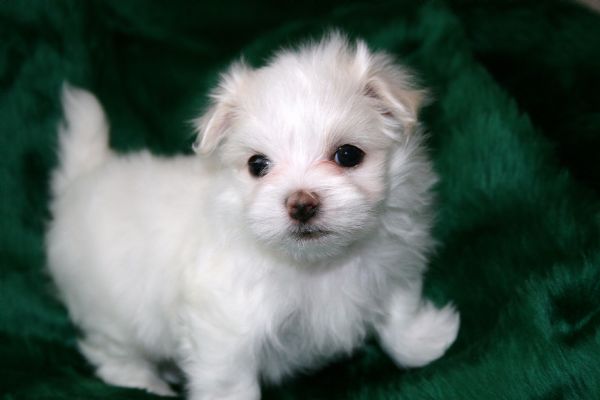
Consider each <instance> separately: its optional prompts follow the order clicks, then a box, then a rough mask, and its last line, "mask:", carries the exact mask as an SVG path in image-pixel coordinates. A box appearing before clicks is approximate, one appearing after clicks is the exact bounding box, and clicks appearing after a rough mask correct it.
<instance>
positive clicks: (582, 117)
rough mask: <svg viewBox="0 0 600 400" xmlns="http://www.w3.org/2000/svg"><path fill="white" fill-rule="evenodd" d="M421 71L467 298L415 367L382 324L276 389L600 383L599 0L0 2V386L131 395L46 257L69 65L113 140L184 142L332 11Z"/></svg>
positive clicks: (465, 392)
mask: <svg viewBox="0 0 600 400" xmlns="http://www.w3.org/2000/svg"><path fill="white" fill-rule="evenodd" d="M334 27H335V28H339V29H341V30H343V31H345V32H347V33H348V34H349V35H351V36H353V37H362V38H364V39H365V40H366V41H367V42H368V43H369V44H370V45H371V46H372V47H374V48H377V49H385V50H387V51H389V52H391V53H393V54H394V55H396V56H397V57H398V58H399V59H400V60H402V61H403V62H405V63H406V64H408V65H410V66H411V67H412V68H414V69H415V70H416V71H418V73H419V76H420V78H421V82H422V83H423V84H424V85H425V86H427V87H429V88H431V91H432V93H433V95H434V98H435V101H434V102H433V103H432V104H431V105H430V106H428V107H427V108H426V109H425V110H424V111H423V113H422V119H423V121H424V123H425V125H426V127H427V129H428V131H429V132H430V140H429V142H430V148H431V150H432V154H433V157H434V160H435V165H436V168H437V170H438V171H439V173H440V175H441V182H440V184H439V185H438V187H437V192H438V198H439V218H438V221H437V224H436V228H435V235H436V238H437V239H438V240H439V243H440V245H439V247H438V251H437V253H436V255H435V257H434V258H433V260H432V261H431V263H430V268H429V272H428V275H427V284H426V294H427V296H429V297H430V298H432V299H433V300H434V301H436V302H439V303H444V302H446V301H448V300H452V301H454V302H455V304H456V305H457V307H458V309H459V310H460V311H461V317H462V326H461V332H460V335H459V338H458V340H457V342H456V343H455V344H454V346H453V347H452V348H451V350H450V351H449V352H448V353H447V354H446V356H444V357H443V358H442V359H440V360H439V361H436V362H435V363H433V364H431V365H429V366H427V367H425V368H422V369H418V370H408V371H402V370H399V369H397V368H396V367H394V365H393V364H392V363H391V361H390V360H389V359H388V358H387V357H386V356H385V355H384V354H383V353H382V351H381V350H380V349H379V348H378V347H377V345H376V344H375V343H371V342H370V343H368V344H367V345H366V346H365V347H364V348H363V349H361V350H360V351H358V352H357V353H355V354H354V355H353V356H352V357H350V358H346V359H341V360H336V361H334V362H333V363H332V364H330V366H328V367H326V368H325V369H322V370H319V371H310V372H309V371H307V372H306V374H304V375H301V376H298V377H297V378H295V379H293V380H291V381H287V382H286V383H284V384H283V385H281V386H277V387H265V388H264V398H266V399H370V400H371V399H396V398H398V399H444V400H445V399H461V400H462V399H548V400H549V399H598V398H600V212H599V211H600V164H599V158H600V150H599V149H600V16H599V15H598V14H595V13H593V12H592V11H589V10H588V9H585V8H583V7H582V6H579V5H577V4H574V3H566V2H545V1H540V0H530V1H479V2H472V1H447V2H442V1H433V2H418V1H410V0H406V1H396V2H371V3H368V2H363V1H357V0H355V1H351V2H341V1H339V2H335V1H321V2H316V1H309V2H275V1H272V2H263V3H262V4H251V3H249V2H244V1H239V2H237V3H233V2H216V1H215V2H214V4H212V5H207V4H202V2H194V1H170V2H160V3H159V2H150V1H138V0H127V1H117V0H115V1H85V2H84V1H75V0H73V1H43V0H39V1H33V0H22V1H17V0H14V1H13V0H4V1H0V224H1V225H0V226H1V229H0V397H1V398H2V399H5V400H9V399H10V400H13V399H106V398H114V399H134V398H140V399H141V398H150V397H151V396H150V395H149V394H146V393H144V392H142V391H137V390H130V389H122V388H115V387H110V386H107V385H105V384H103V383H102V382H101V381H100V380H98V379H96V378H95V377H94V375H93V370H92V369H91V367H90V366H88V365H87V363H86V362H85V360H84V359H83V358H82V357H81V356H80V355H79V353H78V351H77V349H76V346H75V338H76V336H77V332H76V330H75V329H74V327H73V326H72V325H71V323H70V321H69V319H68V316H67V314H66V312H65V309H64V307H63V306H62V305H61V304H60V303H59V302H58V301H57V300H56V297H55V293H54V289H53V287H52V284H51V282H50V279H49V278H48V276H47V274H46V273H45V272H44V271H45V269H44V265H45V255H44V243H43V235H44V229H45V226H46V224H47V221H48V218H49V214H48V208H47V205H48V176H49V172H50V171H51V170H52V168H53V166H54V165H55V164H56V154H55V149H56V126H57V123H58V121H59V120H60V117H61V111H60V105H59V102H58V97H59V91H60V86H61V84H62V82H63V81H64V80H69V81H71V82H73V83H74V84H77V85H80V86H84V87H87V88H89V89H90V90H92V91H93V92H95V93H97V94H98V96H99V97H100V99H101V101H102V102H103V104H104V105H105V106H106V108H107V112H108V114H109V118H110V120H111V125H112V137H111V142H112V143H111V145H112V146H113V147H114V148H116V149H119V150H122V151H131V150H135V149H139V148H142V147H149V148H151V149H152V150H153V151H154V152H156V153H160V154H174V153H177V152H184V151H188V148H189V146H190V144H191V129H190V126H189V124H188V122H187V121H189V120H190V119H191V118H192V117H194V116H196V115H197V114H198V113H199V112H200V110H201V109H202V106H203V105H204V104H205V103H204V102H205V95H206V93H207V91H208V90H209V88H210V87H211V86H212V85H214V83H215V82H216V79H217V76H218V72H219V71H220V70H221V69H222V68H223V67H224V66H226V65H227V64H228V63H229V62H231V61H232V60H235V59H237V58H238V57H240V56H241V55H243V56H244V57H245V58H246V59H247V60H249V62H251V63H252V64H255V65H260V64H261V63H263V62H264V60H265V58H266V57H268V56H269V55H270V54H271V53H272V51H273V50H274V49H277V48H279V47H281V46H285V45H290V44H294V43H297V42H298V41H300V40H302V39H306V38H308V37H318V36H319V35H320V34H322V33H323V32H324V31H327V30H328V29H330V28H334Z"/></svg>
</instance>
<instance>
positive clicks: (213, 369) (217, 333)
mask: <svg viewBox="0 0 600 400" xmlns="http://www.w3.org/2000/svg"><path fill="white" fill-rule="evenodd" d="M195 322H196V323H195V324H193V325H195V326H193V327H192V328H191V329H190V331H189V332H188V333H189V334H190V335H189V336H187V337H186V338H185V339H184V340H183V341H182V346H181V348H180V351H179V353H180V359H181V364H182V368H183V371H184V373H185V374H186V376H187V378H188V387H187V390H188V396H187V398H188V399H190V400H259V399H260V386H259V382H258V363H257V359H256V356H255V354H254V351H253V343H252V340H251V339H250V337H251V334H250V333H249V332H246V334H245V332H244V331H243V330H241V327H240V326H232V325H229V326H228V327H227V328H226V329H223V328H225V327H224V326H216V325H212V326H207V324H211V323H212V321H211V322H207V321H200V320H198V321H195ZM207 328H208V329H207Z"/></svg>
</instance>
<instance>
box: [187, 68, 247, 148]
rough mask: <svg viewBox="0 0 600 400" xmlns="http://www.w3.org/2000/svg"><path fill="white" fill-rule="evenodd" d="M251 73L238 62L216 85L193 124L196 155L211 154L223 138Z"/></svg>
mask: <svg viewBox="0 0 600 400" xmlns="http://www.w3.org/2000/svg"><path fill="white" fill-rule="evenodd" d="M250 72H251V69H250V68H249V67H248V66H247V65H246V64H245V63H244V62H242V61H240V62H237V63H235V64H233V65H232V66H231V67H230V68H229V70H228V71H227V72H225V73H224V74H222V75H221V78H220V81H219V85H218V86H217V88H216V89H215V90H214V91H213V92H212V93H211V95H210V97H211V99H212V104H211V105H210V106H209V108H208V110H206V112H205V113H204V115H202V116H201V117H199V118H197V119H195V120H194V121H193V124H194V128H195V130H196V134H197V137H196V141H195V142H194V144H193V146H192V147H193V150H194V151H195V152H196V153H201V154H210V153H212V152H213V151H214V150H215V149H216V148H217V147H218V145H219V144H220V143H221V142H223V140H224V139H225V138H226V136H227V133H228V132H229V131H230V130H231V128H232V126H233V123H234V122H235V119H236V117H237V113H238V111H239V109H238V103H237V100H238V99H239V98H240V97H239V96H240V92H241V91H242V88H243V83H244V81H245V80H246V79H247V77H248V76H249V75H250Z"/></svg>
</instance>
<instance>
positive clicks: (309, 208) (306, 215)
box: [285, 190, 321, 223]
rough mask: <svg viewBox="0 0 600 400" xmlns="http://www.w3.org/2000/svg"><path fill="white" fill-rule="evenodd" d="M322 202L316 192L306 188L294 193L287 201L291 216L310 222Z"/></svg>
mask: <svg viewBox="0 0 600 400" xmlns="http://www.w3.org/2000/svg"><path fill="white" fill-rule="evenodd" d="M320 204H321V202H320V200H319V196H317V194H316V193H313V192H307V191H305V190H299V191H297V192H295V193H292V194H291V195H290V196H289V197H288V198H287V199H286V201H285V206H286V208H287V212H288V214H289V216H290V218H292V219H293V220H295V221H298V222H302V223H305V222H308V221H309V220H310V219H311V218H313V217H314V216H315V215H316V214H317V212H318V211H319V205H320Z"/></svg>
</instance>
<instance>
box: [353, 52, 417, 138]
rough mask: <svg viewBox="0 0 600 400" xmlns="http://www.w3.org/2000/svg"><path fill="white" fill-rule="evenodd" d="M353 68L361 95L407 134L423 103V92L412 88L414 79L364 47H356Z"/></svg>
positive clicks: (414, 124)
mask: <svg viewBox="0 0 600 400" xmlns="http://www.w3.org/2000/svg"><path fill="white" fill-rule="evenodd" d="M355 65H356V67H357V68H358V69H359V73H360V74H361V80H362V93H363V94H364V95H365V96H367V97H369V98H371V99H372V100H373V102H374V104H375V106H376V107H377V109H378V110H379V111H380V113H381V114H382V115H383V116H384V117H386V118H387V119H391V120H393V121H395V122H397V123H400V125H401V126H402V127H403V131H404V132H405V133H410V132H411V131H412V130H413V129H414V127H415V126H416V124H417V119H418V114H419V110H420V109H421V107H423V106H424V105H425V104H426V103H427V92H426V91H425V90H422V89H417V88H415V86H414V83H413V81H414V78H412V77H411V75H410V73H409V72H408V70H407V69H405V68H404V67H402V66H400V65H397V64H395V63H394V60H393V59H392V57H391V56H389V55H388V54H385V53H381V52H377V53H371V52H369V50H368V48H367V46H366V44H365V43H364V42H362V41H358V42H357V44H356V58H355Z"/></svg>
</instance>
